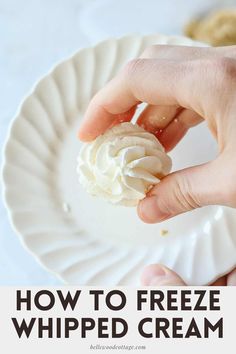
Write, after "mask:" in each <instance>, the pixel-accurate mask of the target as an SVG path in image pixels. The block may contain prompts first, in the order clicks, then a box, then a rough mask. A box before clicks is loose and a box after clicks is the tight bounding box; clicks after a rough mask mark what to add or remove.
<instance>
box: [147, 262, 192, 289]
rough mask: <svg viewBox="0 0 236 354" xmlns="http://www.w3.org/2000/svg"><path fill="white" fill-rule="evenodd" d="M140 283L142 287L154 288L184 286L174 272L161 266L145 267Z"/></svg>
mask: <svg viewBox="0 0 236 354" xmlns="http://www.w3.org/2000/svg"><path fill="white" fill-rule="evenodd" d="M141 282H142V285H154V286H155V285H160V286H162V285H163V286H172V285H178V286H183V285H186V284H185V283H184V281H183V280H182V279H181V278H180V277H179V276H178V275H177V274H176V273H175V272H173V271H172V270H170V269H169V268H167V267H165V266H163V265H161V264H152V265H149V266H147V267H146V268H145V269H144V271H143V274H142V276H141Z"/></svg>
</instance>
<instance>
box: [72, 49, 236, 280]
mask: <svg viewBox="0 0 236 354" xmlns="http://www.w3.org/2000/svg"><path fill="white" fill-rule="evenodd" d="M141 102H146V103H147V104H148V105H147V107H146V109H145V110H144V111H143V112H142V113H141V115H140V116H139V118H138V121H137V123H138V124H140V125H142V126H143V127H144V128H145V129H146V130H148V131H150V132H152V133H153V134H155V135H156V136H157V138H158V139H159V141H160V142H161V143H162V145H163V146H164V148H165V149H166V151H170V150H171V149H173V148H174V146H175V145H176V144H177V143H178V142H179V141H180V140H181V139H182V138H183V136H184V135H185V134H186V132H187V131H188V129H190V128H192V127H194V126H196V125H197V124H199V123H201V122H203V121H206V123H207V126H208V128H209V130H210V132H211V133H212V135H213V136H214V138H215V139H216V141H217V143H218V154H217V157H216V158H215V159H214V160H212V161H210V162H207V163H205V164H202V165H199V166H193V167H190V168H187V169H183V170H180V171H176V172H174V173H171V174H169V175H168V176H166V177H165V178H163V179H162V180H161V182H160V183H159V184H158V185H156V186H155V187H154V188H153V189H152V190H151V191H150V192H149V193H148V194H147V196H146V198H144V199H143V200H142V201H140V203H139V205H138V215H139V217H140V218H141V219H142V220H143V221H144V222H147V223H156V222H160V221H164V220H166V219H169V218H171V217H173V216H176V215H178V214H181V213H184V212H187V211H190V210H193V209H196V208H200V207H203V206H206V205H225V206H229V207H233V208H235V207H236V182H235V181H236V154H235V151H236V46H229V47H217V48H205V47H204V48H199V47H184V46H183V47H182V46H181V47H179V46H166V45H155V46H151V47H149V48H147V49H146V50H145V52H144V53H143V54H142V55H141V57H140V58H138V59H135V60H132V61H130V62H128V63H127V64H126V65H125V66H124V68H123V69H122V70H121V71H120V72H119V73H118V74H117V75H116V76H115V77H114V78H113V79H112V80H111V81H110V82H108V83H107V84H106V85H105V86H104V87H103V88H102V89H101V90H100V91H99V92H98V93H97V94H96V95H95V96H94V97H93V99H92V100H91V102H90V104H89V106H88V109H87V111H86V113H85V119H84V121H83V123H82V125H81V127H80V130H79V138H80V139H81V140H83V141H90V140H93V139H95V138H96V137H97V136H98V135H100V134H102V133H104V132H105V131H106V129H108V128H110V127H111V126H112V125H114V124H117V123H119V122H121V121H130V120H131V119H132V117H133V115H134V113H135V110H136V107H137V105H138V104H139V103H141ZM151 267H154V268H155V267H157V268H155V269H162V268H163V267H162V266H159V265H156V266H151ZM147 269H149V270H148V271H147V272H149V273H150V272H151V270H150V269H153V268H147ZM163 269H167V268H163ZM145 272H146V270H145V271H144V275H145V274H146V273H145ZM170 272H171V271H170V270H168V272H167V271H165V273H166V275H167V273H168V274H169V275H170ZM232 274H233V275H232ZM172 276H173V274H172ZM176 276H177V275H175V277H174V279H175V281H176ZM177 277H178V276H177ZM172 278H173V277H172ZM234 278H236V275H235V271H234V272H233V273H230V275H228V277H223V278H222V279H221V280H220V283H221V285H226V284H230V285H233V284H231V283H232V281H233V282H235V284H236V279H235V280H232V279H234ZM144 279H145V277H144ZM178 279H179V278H178ZM230 279H231V280H230ZM181 282H182V280H181ZM144 283H145V281H144ZM170 285H171V284H170ZM172 285H174V284H172ZM182 285H183V282H182ZM219 285H220V284H219Z"/></svg>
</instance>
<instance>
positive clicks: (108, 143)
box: [77, 123, 171, 206]
mask: <svg viewBox="0 0 236 354" xmlns="http://www.w3.org/2000/svg"><path fill="white" fill-rule="evenodd" d="M170 169H171V159H170V157H169V156H168V155H167V154H166V153H165V151H164V148H163V146H162V145H161V144H160V142H159V141H158V140H157V138H156V137H155V136H154V135H153V134H151V133H149V132H147V131H146V130H144V129H143V128H141V127H140V126H139V125H137V124H132V123H121V124H119V125H116V126H114V127H113V128H111V129H109V130H107V131H106V132H105V134H103V135H100V136H99V137H97V138H96V139H95V140H94V141H92V142H90V143H86V144H84V145H83V146H82V148H81V150H80V152H79V156H78V168H77V172H78V174H79V181H80V183H81V184H82V185H83V186H84V187H85V189H86V190H87V191H88V192H89V193H90V194H92V195H95V196H99V197H102V198H105V199H107V200H108V201H110V202H112V203H114V204H120V205H125V206H135V205H137V204H138V201H139V200H140V199H143V198H144V197H145V195H146V193H147V192H148V191H149V190H150V189H151V188H152V186H154V185H155V184H157V183H158V182H159V181H160V179H161V178H162V177H163V176H165V175H167V174H168V173H169V172H170Z"/></svg>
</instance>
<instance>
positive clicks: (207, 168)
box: [138, 160, 225, 223]
mask: <svg viewBox="0 0 236 354" xmlns="http://www.w3.org/2000/svg"><path fill="white" fill-rule="evenodd" d="M221 173H223V172H222V166H221V164H220V163H219V161H218V160H215V161H213V162H209V163H207V164H204V165H200V166H195V167H191V168H187V169H185V170H181V171H178V172H175V173H172V174H170V175H168V176H167V177H165V178H163V180H161V182H160V183H159V184H157V185H156V186H155V187H154V188H153V189H152V190H151V191H150V192H149V193H148V195H147V197H146V198H144V199H143V200H142V201H140V203H139V205H138V215H139V217H140V218H141V219H142V220H143V221H144V222H146V223H155V222H160V221H163V220H166V219H169V218H171V217H173V216H175V215H178V214H181V213H184V212H186V211H190V210H193V209H196V208H199V207H201V206H204V205H210V204H212V205H214V204H224V203H223V202H224V201H225V200H224V199H225V197H224V190H222V180H225V177H224V176H223V175H222V174H221ZM222 201H223V202H222ZM224 205H225V204H224Z"/></svg>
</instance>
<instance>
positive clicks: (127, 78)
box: [79, 59, 192, 141]
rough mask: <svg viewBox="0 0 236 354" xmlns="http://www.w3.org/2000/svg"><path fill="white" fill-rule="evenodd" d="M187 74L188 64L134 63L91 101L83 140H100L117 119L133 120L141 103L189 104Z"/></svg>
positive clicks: (83, 127) (140, 61)
mask: <svg viewBox="0 0 236 354" xmlns="http://www.w3.org/2000/svg"><path fill="white" fill-rule="evenodd" d="M190 71H191V70H190ZM187 72H188V74H187V76H188V77H189V75H190V72H189V70H187V64H186V63H185V62H175V61H167V60H152V59H150V60H149V59H138V60H134V61H131V62H130V63H128V65H127V66H126V67H125V68H124V70H122V71H121V73H120V74H119V75H117V76H116V77H115V78H114V79H113V80H112V81H110V82H109V83H108V84H107V85H106V86H105V87H104V88H103V89H102V90H101V91H99V93H98V94H97V95H96V96H95V97H94V98H93V100H92V101H91V103H90V105H89V107H88V110H87V112H86V113H85V119H84V122H83V124H82V126H81V128H80V131H79V137H80V139H81V140H85V141H86V140H92V139H94V138H96V136H97V135H100V134H102V133H103V132H104V131H105V130H106V129H108V128H109V127H110V125H111V124H112V123H114V121H115V120H116V119H117V117H120V119H124V120H129V119H131V118H132V116H133V114H134V111H135V107H136V106H137V104H138V103H139V102H147V103H149V104H152V105H157V104H158V105H180V106H184V104H182V103H183V101H184V100H185V101H188V100H187V97H186V95H187V96H189V90H190V87H189V80H186V73H187ZM191 77H192V76H191ZM180 93H181V94H180Z"/></svg>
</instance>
